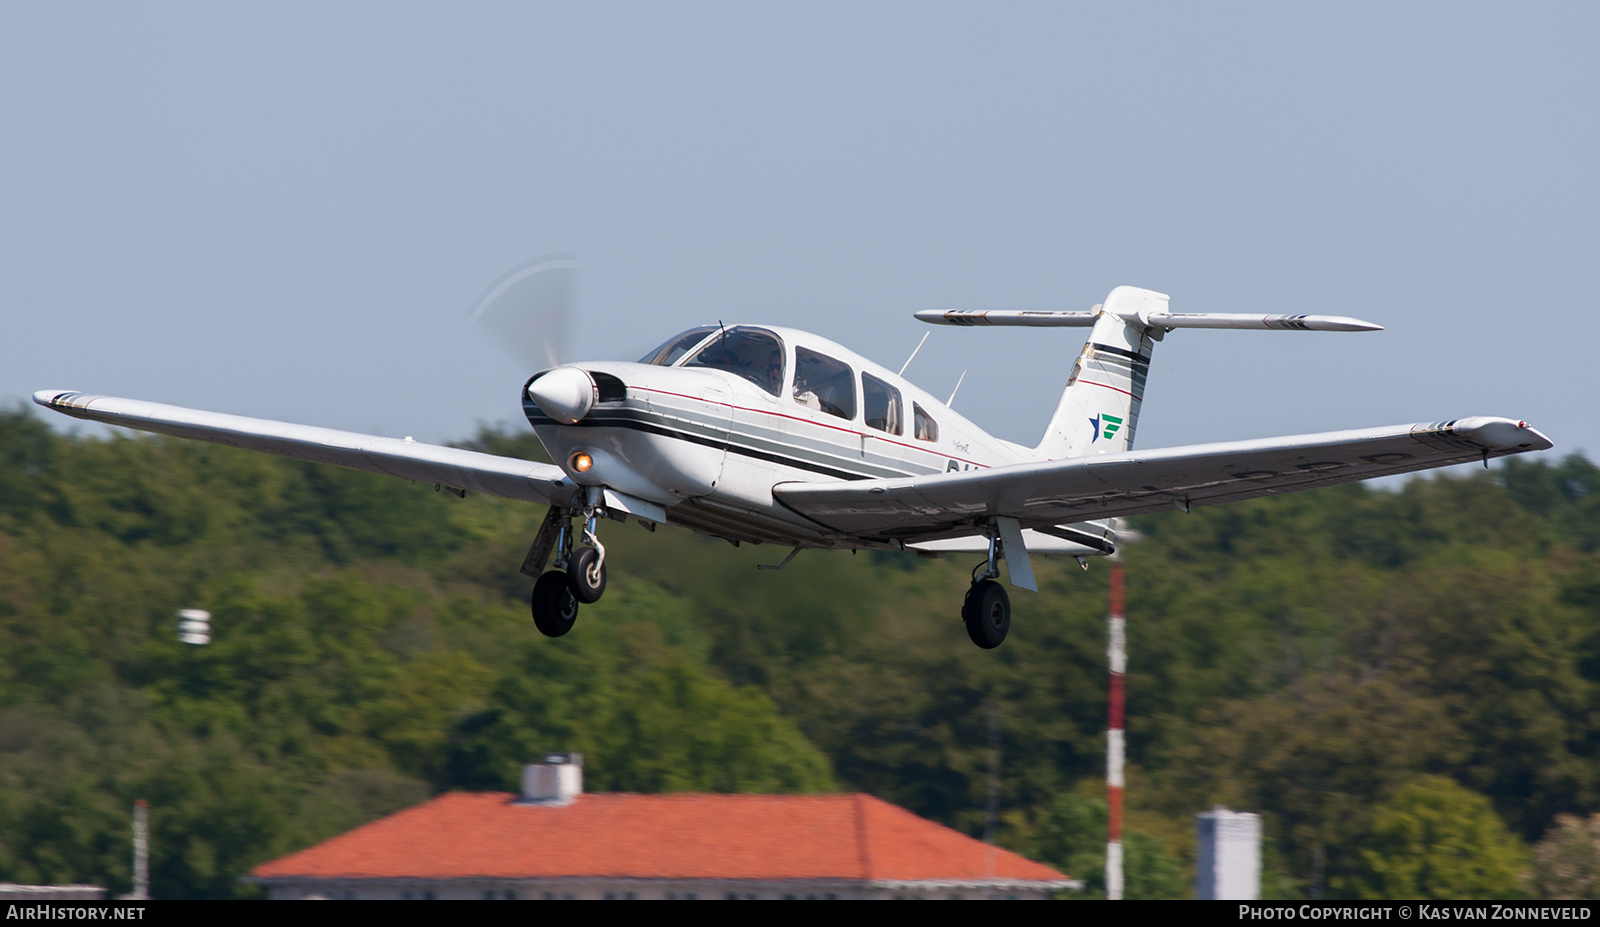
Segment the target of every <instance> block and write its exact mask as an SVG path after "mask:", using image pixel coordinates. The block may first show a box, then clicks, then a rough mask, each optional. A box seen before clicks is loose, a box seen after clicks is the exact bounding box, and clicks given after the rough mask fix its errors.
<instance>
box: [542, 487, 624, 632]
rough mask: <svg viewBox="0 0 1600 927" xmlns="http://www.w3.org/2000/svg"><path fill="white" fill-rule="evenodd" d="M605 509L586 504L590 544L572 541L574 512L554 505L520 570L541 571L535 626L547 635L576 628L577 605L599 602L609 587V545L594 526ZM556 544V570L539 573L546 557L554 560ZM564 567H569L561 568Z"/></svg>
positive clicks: (586, 538)
mask: <svg viewBox="0 0 1600 927" xmlns="http://www.w3.org/2000/svg"><path fill="white" fill-rule="evenodd" d="M604 514H605V513H604V512H603V511H601V510H600V509H599V508H598V507H597V506H592V505H591V506H585V507H584V509H583V516H584V524H583V540H584V541H586V542H587V543H589V544H590V545H592V546H590V547H578V546H576V545H575V544H574V543H573V530H572V515H573V512H572V511H571V510H570V509H559V508H556V507H554V506H552V507H551V509H550V512H549V514H547V515H546V516H545V519H544V524H543V525H541V526H540V527H539V536H538V537H537V538H535V539H534V542H533V547H531V548H530V549H529V550H528V557H527V559H526V560H524V561H523V564H522V571H523V572H524V573H529V574H538V575H539V579H538V581H536V582H535V583H534V584H533V596H532V608H533V625H534V627H536V628H538V629H539V633H540V634H543V635H545V636H546V637H560V636H561V635H563V634H565V633H567V632H568V631H570V630H572V625H573V623H574V622H576V621H577V620H578V606H579V604H593V603H595V602H598V601H600V596H601V595H603V594H604V593H605V591H606V549H605V546H604V545H603V544H601V543H600V539H599V538H598V537H597V536H596V534H595V526H596V524H597V523H598V522H599V520H600V518H601V517H602V516H603V515H604ZM552 548H554V551H553V552H554V554H555V557H554V558H553V559H554V560H555V563H556V566H557V567H558V569H553V570H549V571H546V572H543V573H540V571H541V570H543V569H544V565H545V562H546V561H547V560H549V559H551V557H550V554H551V553H552ZM562 566H564V567H566V570H565V571H562V570H561V569H559V567H562Z"/></svg>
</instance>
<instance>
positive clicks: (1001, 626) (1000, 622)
mask: <svg viewBox="0 0 1600 927" xmlns="http://www.w3.org/2000/svg"><path fill="white" fill-rule="evenodd" d="M999 559H1000V539H999V538H998V537H995V536H993V535H991V536H990V538H989V559H988V560H986V561H984V562H983V563H980V564H978V566H977V567H974V568H973V571H972V573H973V576H972V588H970V589H968V590H967V597H966V598H965V599H964V600H963V601H962V603H961V620H962V622H963V623H965V624H966V626H967V636H968V637H970V638H972V642H973V643H974V644H977V645H978V646H979V647H982V648H983V649H984V650H993V649H994V648H996V647H998V646H1000V644H1001V642H1003V641H1004V640H1005V639H1006V634H1007V632H1009V631H1010V630H1011V597H1010V596H1009V595H1007V594H1006V590H1005V587H1004V586H1002V585H1000V584H999V583H997V582H995V577H997V576H999V575H1000V566H999ZM979 569H982V570H983V572H982V573H981V574H980V573H979V572H978V570H979Z"/></svg>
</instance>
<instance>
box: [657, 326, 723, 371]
mask: <svg viewBox="0 0 1600 927" xmlns="http://www.w3.org/2000/svg"><path fill="white" fill-rule="evenodd" d="M716 330H717V327H716V326H715V325H702V326H700V327H699V328H691V329H689V330H688V331H686V332H682V333H680V334H677V335H673V336H672V337H671V338H669V339H667V343H666V344H663V345H662V346H661V347H659V348H656V349H655V350H654V351H651V352H650V353H649V354H646V355H645V356H643V357H641V358H639V363H641V364H654V365H656V366H657V367H671V366H672V365H673V364H676V363H677V362H678V359H679V358H681V357H683V355H685V354H688V353H689V351H690V349H692V348H693V347H694V346H695V345H697V344H699V343H700V342H702V341H704V340H706V336H707V335H709V334H711V333H712V332H714V331H716Z"/></svg>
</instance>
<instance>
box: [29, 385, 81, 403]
mask: <svg viewBox="0 0 1600 927" xmlns="http://www.w3.org/2000/svg"><path fill="white" fill-rule="evenodd" d="M76 392H77V390H73V389H42V390H39V391H37V392H35V393H34V394H33V401H34V402H37V403H38V404H39V405H41V406H54V405H55V404H56V400H57V399H59V398H60V397H62V396H70V395H72V394H73V393H76Z"/></svg>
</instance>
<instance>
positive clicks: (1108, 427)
mask: <svg viewBox="0 0 1600 927" xmlns="http://www.w3.org/2000/svg"><path fill="white" fill-rule="evenodd" d="M1089 424H1090V425H1093V426H1094V437H1092V438H1090V439H1089V443H1090V444H1093V443H1095V442H1096V441H1098V440H1100V439H1101V438H1105V439H1106V440H1108V441H1109V440H1111V436H1112V435H1114V434H1116V433H1117V432H1118V431H1120V430H1122V419H1120V418H1118V417H1117V416H1115V415H1108V414H1106V413H1104V412H1101V413H1100V414H1099V415H1096V416H1095V417H1094V418H1091V419H1089Z"/></svg>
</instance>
